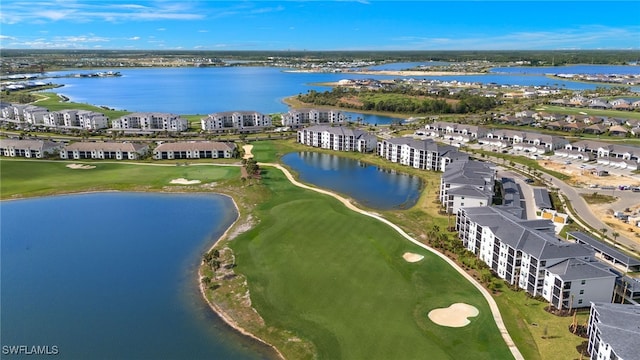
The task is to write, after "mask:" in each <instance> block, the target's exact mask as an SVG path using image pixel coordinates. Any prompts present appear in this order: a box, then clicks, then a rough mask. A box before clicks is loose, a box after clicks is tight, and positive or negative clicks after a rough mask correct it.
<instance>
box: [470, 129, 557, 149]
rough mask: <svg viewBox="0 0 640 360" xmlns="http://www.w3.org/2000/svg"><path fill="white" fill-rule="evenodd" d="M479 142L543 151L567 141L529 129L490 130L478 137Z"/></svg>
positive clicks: (555, 147)
mask: <svg viewBox="0 0 640 360" xmlns="http://www.w3.org/2000/svg"><path fill="white" fill-rule="evenodd" d="M478 142H479V143H480V144H486V145H492V146H497V147H507V146H513V147H514V149H517V150H526V151H531V152H538V153H544V152H547V151H553V150H555V149H560V148H562V147H564V146H565V145H566V144H568V143H569V142H568V141H567V140H566V139H565V138H563V137H560V136H552V135H546V134H540V133H536V132H529V131H516V130H503V129H500V130H492V131H488V132H487V133H486V136H485V137H483V138H480V139H478Z"/></svg>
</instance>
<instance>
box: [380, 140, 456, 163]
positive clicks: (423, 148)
mask: <svg viewBox="0 0 640 360" xmlns="http://www.w3.org/2000/svg"><path fill="white" fill-rule="evenodd" d="M376 153H377V155H378V156H380V157H383V158H385V159H387V160H389V161H391V162H394V163H399V164H402V165H406V166H411V167H413V168H416V169H422V170H434V171H445V169H446V168H447V165H448V164H450V163H451V162H453V161H456V160H463V159H468V158H469V155H467V154H466V153H462V152H460V151H458V149H457V148H456V147H454V146H449V145H439V144H438V143H436V142H435V141H433V140H431V139H425V140H416V139H413V138H410V137H399V138H392V139H385V140H383V141H381V142H378V144H377V146H376Z"/></svg>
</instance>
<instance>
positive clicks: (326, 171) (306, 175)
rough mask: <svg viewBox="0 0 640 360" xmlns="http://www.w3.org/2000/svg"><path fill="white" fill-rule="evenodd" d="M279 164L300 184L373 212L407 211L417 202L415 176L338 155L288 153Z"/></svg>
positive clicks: (417, 180)
mask: <svg viewBox="0 0 640 360" xmlns="http://www.w3.org/2000/svg"><path fill="white" fill-rule="evenodd" d="M282 161H283V162H284V163H285V164H286V165H288V166H289V167H291V168H292V169H293V170H295V171H296V172H297V173H298V174H299V176H300V179H301V180H302V181H305V182H308V183H311V184H314V185H316V186H319V187H322V188H326V189H330V190H334V191H336V192H338V193H341V194H344V195H346V196H348V197H352V198H353V199H355V200H356V201H357V202H358V203H360V204H362V205H364V206H367V207H371V208H374V209H380V210H387V209H407V208H410V207H412V206H413V205H415V204H416V202H417V201H418V198H419V197H420V192H421V190H422V186H423V183H422V180H421V179H420V178H419V177H416V176H412V175H407V174H403V173H399V172H397V171H395V170H389V169H384V168H380V167H378V166H374V165H371V164H367V163H365V162H362V161H359V160H354V159H349V158H345V157H341V156H336V155H331V154H324V153H318V152H311V151H305V152H297V153H289V154H287V155H285V156H283V157H282Z"/></svg>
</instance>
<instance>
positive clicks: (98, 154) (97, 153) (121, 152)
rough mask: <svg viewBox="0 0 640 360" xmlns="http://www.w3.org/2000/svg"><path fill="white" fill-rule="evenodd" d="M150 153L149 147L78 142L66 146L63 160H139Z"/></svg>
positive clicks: (62, 153) (143, 145)
mask: <svg viewBox="0 0 640 360" xmlns="http://www.w3.org/2000/svg"><path fill="white" fill-rule="evenodd" d="M148 151H149V145H146V144H135V143H128V142H122V143H120V142H76V143H72V144H69V145H65V146H64V147H63V148H62V150H61V151H60V158H61V159H70V160H71V159H75V160H79V159H115V160H138V159H140V158H141V157H143V156H145V155H146V154H147V152H148Z"/></svg>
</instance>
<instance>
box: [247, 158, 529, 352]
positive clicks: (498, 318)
mask: <svg viewBox="0 0 640 360" xmlns="http://www.w3.org/2000/svg"><path fill="white" fill-rule="evenodd" d="M258 165H259V166H271V167H275V168H277V169H279V170H281V171H282V172H283V173H284V175H285V176H286V177H287V179H289V181H290V182H291V183H292V184H293V185H295V186H298V187H301V188H303V189H308V190H312V191H316V192H319V193H321V194H326V195H329V196H333V197H334V198H336V199H338V200H339V201H340V202H342V203H343V204H344V205H345V206H346V207H347V208H348V209H350V210H353V211H355V212H358V213H360V214H363V215H366V216H369V217H372V218H374V219H377V220H379V221H381V222H383V223H385V224H387V225H389V226H391V228H393V229H394V230H396V231H397V232H398V233H399V234H400V235H402V236H403V237H404V238H405V239H407V240H409V241H411V242H412V243H414V244H416V245H418V246H420V247H422V248H423V249H426V250H428V251H431V252H432V253H434V254H435V255H437V256H439V257H440V258H441V259H443V260H444V261H446V262H447V263H448V264H449V265H451V266H452V267H453V268H454V269H455V270H456V271H458V273H460V274H461V275H462V276H464V277H465V278H466V279H467V280H469V282H471V283H472V284H473V285H474V286H475V287H476V288H477V289H478V290H479V291H480V293H481V294H482V296H484V298H485V299H486V300H487V302H488V303H489V308H490V309H491V314H492V315H493V320H494V321H495V323H496V325H497V326H498V329H499V330H500V334H501V335H502V338H503V339H504V341H505V343H507V346H508V347H509V350H510V351H511V354H512V355H513V357H514V358H515V359H516V360H524V357H523V356H522V354H521V353H520V350H518V347H517V346H516V345H515V343H514V342H513V339H511V335H509V332H508V331H507V328H506V326H505V325H504V321H503V320H502V316H501V315H500V309H498V304H496V302H495V300H493V297H491V294H489V292H488V291H487V290H486V289H485V288H484V287H483V286H482V285H480V283H479V282H477V281H476V280H475V279H474V278H473V277H472V276H471V275H469V274H468V273H467V272H466V271H464V270H463V269H462V268H461V267H459V266H458V265H457V264H456V263H455V262H454V261H453V260H451V259H449V258H448V257H446V256H444V255H443V254H441V253H440V252H438V251H436V250H435V249H433V248H431V247H429V246H427V245H425V244H423V243H421V242H419V241H418V240H416V239H414V238H412V237H411V236H409V235H408V234H407V233H406V232H404V230H402V229H401V228H400V227H399V226H397V225H396V224H394V223H392V222H391V221H389V220H387V219H385V218H383V217H381V216H379V215H376V214H373V213H370V212H368V211H365V210H362V209H360V208H358V207H356V206H355V205H354V204H353V203H351V202H350V201H349V200H347V199H345V198H343V197H342V196H340V195H337V194H335V193H333V192H331V191H327V190H323V189H319V188H315V187H312V186H308V185H305V184H303V183H300V182H298V181H297V180H296V179H295V178H294V177H293V175H291V173H290V172H289V170H287V169H286V168H285V167H283V166H282V165H280V164H274V163H258Z"/></svg>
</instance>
